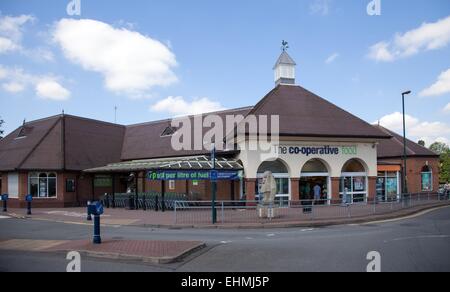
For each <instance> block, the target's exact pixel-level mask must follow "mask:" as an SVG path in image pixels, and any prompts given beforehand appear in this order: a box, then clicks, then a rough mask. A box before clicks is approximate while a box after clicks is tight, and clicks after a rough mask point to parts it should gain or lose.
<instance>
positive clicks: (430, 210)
mask: <svg viewBox="0 0 450 292" xmlns="http://www.w3.org/2000/svg"><path fill="white" fill-rule="evenodd" d="M444 208H450V206H442V207H437V208H433V209H429V210H425V211H422V212H419V213H417V214H413V215H409V216H405V217H400V218H393V219H387V220H379V221H371V222H365V223H360V224H349V225H348V226H364V225H372V224H381V223H390V222H397V221H403V220H407V219H414V218H417V217H421V216H423V215H426V214H428V213H431V212H434V211H437V210H440V209H444Z"/></svg>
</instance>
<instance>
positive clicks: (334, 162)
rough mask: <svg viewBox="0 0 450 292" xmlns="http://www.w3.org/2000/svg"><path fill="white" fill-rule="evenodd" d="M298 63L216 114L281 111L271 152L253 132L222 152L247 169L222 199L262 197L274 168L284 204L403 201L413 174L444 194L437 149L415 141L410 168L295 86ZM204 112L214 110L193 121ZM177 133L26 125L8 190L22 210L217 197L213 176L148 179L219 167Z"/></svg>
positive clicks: (12, 140)
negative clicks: (179, 141) (110, 197)
mask: <svg viewBox="0 0 450 292" xmlns="http://www.w3.org/2000/svg"><path fill="white" fill-rule="evenodd" d="M295 66H296V64H295V62H294V61H293V60H292V58H291V57H290V56H289V55H288V54H287V53H286V52H283V53H282V54H281V56H280V58H279V59H278V61H277V63H276V65H275V67H274V71H275V82H276V87H275V88H274V89H273V90H272V91H270V92H269V93H268V94H267V95H266V96H265V97H264V98H263V99H262V100H261V101H260V102H259V103H257V104H256V105H255V106H252V107H247V108H239V109H233V110H227V111H222V112H218V113H214V114H215V115H217V116H219V117H221V118H223V119H225V117H226V116H229V115H234V116H236V115H239V116H243V117H249V116H256V117H259V116H274V115H277V116H279V141H277V142H276V143H274V142H273V141H270V140H269V141H266V142H265V143H267V144H268V145H265V146H267V147H264V148H266V149H271V150H270V151H269V152H264V153H261V152H259V151H254V150H246V149H247V148H248V147H244V146H245V145H249V144H252V143H256V142H257V141H258V139H259V133H246V135H244V137H243V138H242V137H241V138H238V139H236V141H235V143H234V147H233V149H231V150H222V151H218V153H217V157H216V158H217V162H216V165H217V168H218V169H219V170H223V171H233V172H236V173H239V176H238V178H236V179H231V180H223V181H219V182H218V193H217V194H218V199H219V200H231V201H236V200H247V201H253V200H255V199H257V198H258V196H259V185H260V181H261V177H262V175H263V174H264V172H266V171H271V172H272V173H273V174H274V176H275V178H276V181H277V193H278V194H277V199H278V200H281V201H289V200H291V201H298V200H308V199H311V198H312V196H313V189H314V188H315V187H316V186H319V187H320V193H321V194H320V195H321V199H324V200H325V199H333V200H339V198H340V197H341V196H342V194H343V192H344V191H345V192H347V193H348V194H350V195H351V197H352V200H353V202H355V203H358V202H365V201H367V199H371V198H374V197H377V198H378V199H379V200H381V201H383V200H389V199H395V198H398V196H399V195H400V194H401V192H402V176H403V175H404V174H406V177H407V184H408V190H409V192H411V193H422V192H424V193H427V192H432V191H437V189H438V185H439V181H438V178H439V156H438V155H437V154H435V153H434V152H431V151H430V150H428V149H426V148H424V147H422V146H420V145H418V144H416V143H414V142H412V141H409V140H408V141H407V169H406V171H405V170H404V169H403V167H402V163H403V161H402V159H403V158H402V157H403V141H402V138H401V137H399V135H397V134H396V133H394V132H392V131H390V130H388V129H385V128H383V127H381V126H374V125H370V124H368V123H366V122H365V121H363V120H361V119H359V118H357V117H355V116H354V115H352V114H350V113H348V112H347V111H345V110H343V109H341V108H339V107H337V106H335V105H334V104H332V103H330V102H328V101H327V100H325V99H323V98H321V97H319V96H317V95H315V94H314V93H312V92H310V91H308V90H306V89H304V88H302V87H301V86H298V85H295ZM199 117H200V119H202V120H203V119H205V118H206V117H207V115H202V116H197V117H187V118H188V119H194V118H199ZM177 130H178V129H177V128H174V127H173V126H172V124H171V120H163V121H155V122H150V123H145V124H138V125H130V126H124V125H117V124H111V123H106V122H102V121H96V120H92V119H87V118H82V117H76V116H71V115H64V114H62V115H57V116H53V117H48V118H45V119H41V120H37V121H32V122H27V123H24V124H23V125H22V126H20V127H19V128H17V129H16V130H15V131H13V132H12V133H10V134H9V135H8V136H7V137H5V138H4V139H2V140H0V190H1V193H2V194H8V195H9V197H10V203H9V204H10V206H12V207H23V206H25V204H26V203H25V196H26V195H27V194H32V195H33V197H34V198H35V200H34V203H33V204H34V206H35V207H72V206H82V205H84V204H85V203H86V201H88V200H93V199H98V198H99V197H100V196H102V195H104V194H105V193H125V192H127V191H128V192H130V191H131V192H136V193H149V192H162V191H163V190H164V191H165V192H171V193H176V194H183V195H184V196H185V198H187V199H189V200H210V199H211V184H210V181H208V180H169V181H156V180H150V179H148V175H147V174H148V172H149V171H151V170H172V171H205V170H208V169H210V168H211V157H210V151H209V150H208V151H207V150H206V149H205V150H196V151H194V150H181V151H176V150H174V149H173V147H172V144H171V141H172V137H173V136H174V135H176V134H177ZM207 130H208V129H207V128H206V129H204V131H207ZM224 134H225V135H227V137H230V135H229V134H230V133H224ZM231 136H232V137H234V136H233V135H231ZM258 142H259V143H261V142H260V141H258ZM130 178H132V179H130Z"/></svg>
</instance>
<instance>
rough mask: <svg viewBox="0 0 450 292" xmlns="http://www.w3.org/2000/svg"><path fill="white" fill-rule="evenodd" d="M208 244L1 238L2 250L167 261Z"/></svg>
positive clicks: (162, 241) (157, 262) (151, 261)
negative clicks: (97, 242)
mask: <svg viewBox="0 0 450 292" xmlns="http://www.w3.org/2000/svg"><path fill="white" fill-rule="evenodd" d="M204 246H205V244H204V243H202V242H199V241H164V240H108V239H107V240H104V241H103V242H102V244H99V245H94V244H92V242H91V241H88V240H70V241H69V240H30V239H10V240H0V250H10V251H28V252H70V251H78V252H80V253H86V254H87V255H88V256H93V257H102V258H110V259H122V260H138V261H143V262H150V263H156V264H166V263H171V262H175V261H178V260H180V259H181V258H183V257H184V256H187V255H188V254H190V253H192V252H195V251H197V250H199V249H201V248H203V247H204Z"/></svg>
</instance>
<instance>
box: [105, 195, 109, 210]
mask: <svg viewBox="0 0 450 292" xmlns="http://www.w3.org/2000/svg"><path fill="white" fill-rule="evenodd" d="M105 200H106V208H108V209H109V194H105Z"/></svg>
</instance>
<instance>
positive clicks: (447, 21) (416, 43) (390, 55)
mask: <svg viewBox="0 0 450 292" xmlns="http://www.w3.org/2000/svg"><path fill="white" fill-rule="evenodd" d="M449 43H450V16H448V17H446V18H444V19H441V20H438V21H437V22H433V23H424V24H422V25H421V26H420V27H419V28H416V29H413V30H410V31H408V32H406V33H404V34H396V35H395V36H394V38H393V39H392V40H390V41H381V42H379V43H377V44H375V45H373V46H371V47H370V49H369V54H368V56H369V58H371V59H373V60H376V61H381V62H391V61H395V60H397V59H399V58H406V57H410V56H413V55H416V54H418V53H420V52H423V51H431V50H437V49H441V48H444V47H446V46H447V45H448V44H449Z"/></svg>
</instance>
